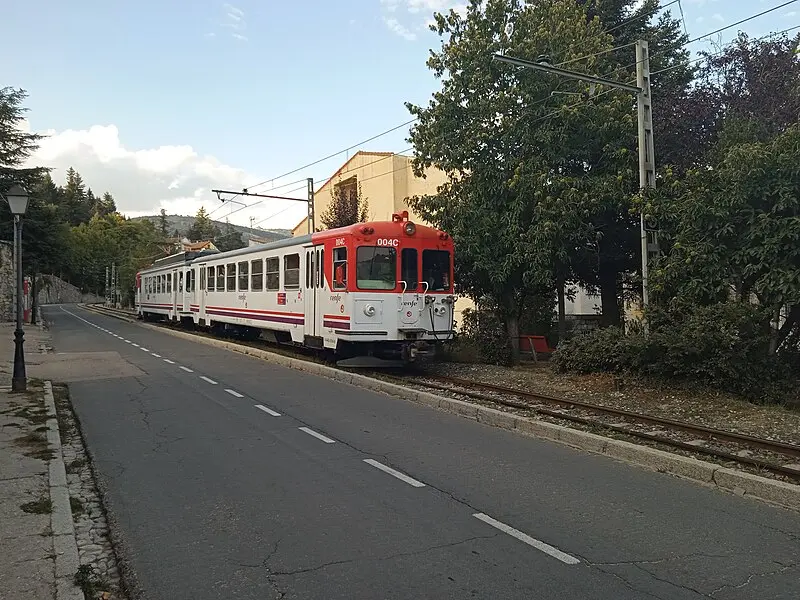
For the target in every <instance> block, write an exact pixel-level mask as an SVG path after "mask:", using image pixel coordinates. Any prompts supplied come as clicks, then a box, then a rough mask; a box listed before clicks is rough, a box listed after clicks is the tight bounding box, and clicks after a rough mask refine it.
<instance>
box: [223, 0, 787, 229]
mask: <svg viewBox="0 0 800 600" xmlns="http://www.w3.org/2000/svg"><path fill="white" fill-rule="evenodd" d="M795 2H797V0H788V1H787V2H784V3H782V4H779V5H777V6H774V7H772V8H769V9H766V10H763V11H761V12H759V13H756V14H754V15H751V16H749V17H746V18H744V19H741V20H739V21H737V22H735V23H731V24H730V25H726V26H724V27H720V28H718V29H715V30H714V31H711V32H708V33H705V34H703V35H700V36H697V37H695V38H692V39H690V40H688V41H686V42H683V43H681V44H680V45H679V46H675V47H674V48H667V49H664V50H662V51H660V52H657V53H655V54H653V55H651V57H650V58H654V57H655V56H659V55H662V54H663V53H664V52H667V51H669V50H671V49H675V48H680V47H685V46H688V45H689V44H692V43H695V42H697V41H700V40H702V39H705V38H707V37H710V36H712V35H715V34H717V33H721V32H723V31H726V30H728V29H731V28H733V27H736V26H738V25H742V24H744V23H747V22H749V21H752V20H753V19H756V18H758V17H761V16H764V15H766V14H769V13H771V12H774V11H776V10H779V9H781V8H784V7H786V6H789V5H791V4H794V3H795ZM676 3H677V4H679V8H680V10H681V15H682V18H683V8H682V6H680V2H679V0H674V1H673V2H669V3H667V4H665V5H663V6H659V7H658V9H657V10H656V11H655V12H657V11H658V10H663V9H664V8H667V7H669V6H672V5H673V4H676ZM655 12H653V13H651V14H650V16H651V17H652V15H654V14H655ZM643 16H645V15H636V16H634V17H631V18H630V19H628V20H627V21H624V22H623V23H620V24H618V25H615V26H614V27H613V28H611V29H610V30H608V32H610V31H613V30H615V29H618V28H619V27H621V26H623V25H625V24H626V23H628V22H631V21H633V20H636V19H638V18H642V17H643ZM684 21H685V19H684ZM684 27H685V22H684ZM797 28H798V27H793V28H789V29H786V30H783V31H781V32H777V33H773V34H770V35H769V36H765V37H770V36H774V35H780V34H781V33H787V32H789V31H792V30H794V29H797ZM608 32H606V33H608ZM759 39H764V38H759ZM633 45H634V44H633V43H631V44H624V45H621V46H617V47H614V48H611V49H608V50H604V51H601V52H597V53H594V54H589V55H586V56H583V57H579V58H575V59H571V60H569V61H566V62H563V63H559V66H563V65H565V64H570V63H572V62H578V61H580V60H585V59H587V58H592V57H593V56H600V55H602V54H607V53H610V52H614V51H616V50H621V49H624V48H627V47H630V46H633ZM705 58H707V57H701V58H698V59H694V60H692V61H690V64H691V63H696V62H700V61H701V60H704V59H705ZM637 64H638V63H637V62H634V63H633V64H631V65H627V66H625V67H620V68H618V69H615V71H614V72H615V73H616V72H619V71H620V70H625V69H627V68H631V67H635V66H636V65H637ZM679 66H683V63H681V64H679V65H675V66H673V67H667V68H665V69H660V70H657V71H653V72H652V73H651V75H656V74H659V73H664V72H666V71H669V70H672V69H674V68H678V67H679ZM611 91H614V90H606V91H605V92H601V93H599V94H594V95H593V96H592V97H591V98H590V99H595V98H597V97H599V96H602V95H604V94H606V93H609V92H611ZM544 100H546V99H544ZM588 101H589V99H585V100H580V101H578V102H576V103H573V104H570V105H562V106H560V107H559V108H558V109H556V110H554V111H552V112H550V113H548V114H546V115H544V116H542V117H539V118H537V119H536V120H534V121H533V123H536V122H540V121H542V120H545V119H547V118H550V117H552V116H555V115H557V114H559V113H560V112H561V111H562V110H564V109H565V108H567V109H569V108H574V107H578V106H580V105H582V104H585V103H586V102H588ZM417 120H418V117H414V118H413V119H409V120H408V121H405V122H403V123H401V124H399V125H396V126H394V127H391V128H389V129H387V130H385V131H382V132H380V133H378V134H376V135H374V136H371V137H369V138H367V139H366V140H363V141H361V142H359V143H357V144H353V145H351V146H348V147H347V148H344V149H342V150H339V151H338V152H335V153H332V154H329V155H327V156H325V157H323V158H320V159H317V160H315V161H312V162H310V163H308V164H306V165H303V166H301V167H298V168H296V169H293V170H291V171H287V172H286V173H283V174H282V175H278V176H276V177H272V178H270V179H266V180H264V181H262V182H259V183H257V184H253V185H250V186H248V189H249V188H253V187H258V186H261V185H263V184H265V183H269V182H270V181H275V180H278V179H281V178H283V177H286V176H288V175H292V174H294V173H297V172H299V171H302V170H303V169H306V168H308V167H311V166H315V165H317V164H320V163H322V162H324V161H326V160H330V159H331V158H334V157H336V156H338V155H339V154H342V153H344V152H348V151H350V150H353V149H355V148H357V147H358V146H360V145H362V144H365V143H367V142H370V141H373V140H375V139H378V138H380V137H382V136H384V135H387V134H389V133H392V132H393V131H397V130H398V129H400V128H402V127H406V126H408V125H410V124H412V123H414V122H415V121H417ZM409 150H413V148H408V149H406V150H402V151H400V152H398V153H391V154H388V155H386V156H382V157H380V158H378V159H376V160H374V161H371V162H369V163H366V164H362V165H359V166H358V167H356V168H351V169H345V170H339V171H336V172H335V173H333V174H332V175H331V176H330V177H327V178H326V179H325V182H327V181H330V179H332V178H333V177H335V176H336V175H337V174H344V173H347V172H350V171H353V170H356V169H361V168H363V167H366V166H369V165H371V164H374V163H377V162H381V161H383V160H387V159H389V158H392V157H393V156H396V155H398V154H402V153H404V152H407V151H409ZM402 168H407V165H406V166H405V167H401V169H402ZM396 170H399V169H395V170H394V171H391V172H392V173H394V172H395V171H396ZM383 175H385V173H381V174H380V175H374V176H371V177H369V178H367V179H372V178H374V177H377V176H383ZM367 179H364V180H362V181H366V180H367ZM301 181H304V180H298V181H296V182H290V183H286V184H281V185H280V186H276V187H275V188H274V189H279V188H281V187H287V186H289V185H292V184H293V183H300V182H301ZM323 186H324V183H323ZM304 188H305V186H301V187H299V188H296V189H294V190H290V191H289V192H287V194H292V193H294V192H296V191H300V190H302V189H304ZM237 195H238V194H237ZM235 197H236V196H233V198H235ZM250 206H253V205H250ZM246 208H249V207H246ZM289 208H291V207H287V208H286V209H284V210H283V211H280V212H285V211H286V210H288V209H289ZM215 210H216V209H215ZM239 210H242V209H239ZM277 214H280V213H276V215H271V216H270V217H267V219H269V218H272V216H277ZM267 219H264V220H267ZM264 220H262V221H260V222H263V221H264ZM260 222H259V223H260Z"/></svg>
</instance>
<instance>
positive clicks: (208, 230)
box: [186, 206, 219, 242]
mask: <svg viewBox="0 0 800 600" xmlns="http://www.w3.org/2000/svg"><path fill="white" fill-rule="evenodd" d="M218 235H219V230H218V229H217V228H216V227H215V225H214V222H213V221H212V220H211V219H209V218H208V213H207V212H206V209H205V207H204V206H201V207H200V210H198V211H197V214H196V215H195V218H194V223H193V224H192V226H191V227H190V228H189V230H188V231H187V232H186V237H188V238H189V239H190V240H192V241H193V242H202V241H205V240H210V239H213V238H215V237H216V236H218Z"/></svg>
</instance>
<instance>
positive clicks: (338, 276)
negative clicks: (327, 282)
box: [333, 248, 347, 290]
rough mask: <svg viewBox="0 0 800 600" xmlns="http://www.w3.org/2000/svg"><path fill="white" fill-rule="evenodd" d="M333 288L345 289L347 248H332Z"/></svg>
mask: <svg viewBox="0 0 800 600" xmlns="http://www.w3.org/2000/svg"><path fill="white" fill-rule="evenodd" d="M333 289H334V290H346V289H347V248H334V249H333Z"/></svg>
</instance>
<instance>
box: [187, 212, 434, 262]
mask: <svg viewBox="0 0 800 600" xmlns="http://www.w3.org/2000/svg"><path fill="white" fill-rule="evenodd" d="M404 219H405V220H404ZM406 222H408V213H407V212H403V213H402V214H396V215H393V218H392V220H391V221H370V222H366V223H355V224H353V225H348V226H346V227H338V228H336V229H325V230H323V231H318V232H316V233H309V234H306V235H299V236H297V237H291V238H286V239H285V240H278V241H277V242H270V243H269V244H258V245H256V246H247V247H245V248H239V249H237V250H229V251H228V252H219V253H216V254H214V255H213V257H212V258H213V259H214V260H218V259H220V260H224V259H227V258H235V257H237V256H246V255H248V254H253V253H255V252H263V251H265V250H267V251H268V250H278V249H280V248H287V247H290V246H304V245H306V244H312V243H315V242H319V241H322V240H325V239H328V238H331V237H337V236H342V235H359V236H362V235H364V233H363V232H362V231H361V230H362V229H363V228H364V227H369V228H371V229H372V231H371V232H370V235H375V236H388V235H396V233H397V229H398V228H402V227H403V224H404V223H406ZM415 225H416V231H417V233H416V236H417V238H422V239H434V238H437V239H438V238H439V234H440V233H442V232H441V231H440V230H439V229H436V228H435V227H430V226H428V225H417V224H415ZM203 258H207V257H198V258H196V259H194V260H193V261H192V262H198V261H199V262H202V259H203Z"/></svg>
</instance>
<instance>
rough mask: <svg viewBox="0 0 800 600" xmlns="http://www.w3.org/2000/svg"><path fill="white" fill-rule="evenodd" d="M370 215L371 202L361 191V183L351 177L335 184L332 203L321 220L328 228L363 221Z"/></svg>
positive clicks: (321, 216)
mask: <svg viewBox="0 0 800 600" xmlns="http://www.w3.org/2000/svg"><path fill="white" fill-rule="evenodd" d="M368 215H369V203H368V201H367V199H366V198H364V195H363V194H362V192H361V184H360V183H358V182H357V180H356V178H355V177H351V178H349V179H347V180H346V181H340V182H338V183H336V184H335V185H334V186H333V190H332V192H331V201H330V204H328V206H327V208H326V209H325V210H324V211H323V212H322V214H321V215H320V222H321V223H322V224H323V225H324V226H325V227H326V228H327V229H336V228H337V227H347V226H348V225H353V224H355V223H363V222H365V221H366V220H367V218H368Z"/></svg>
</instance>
